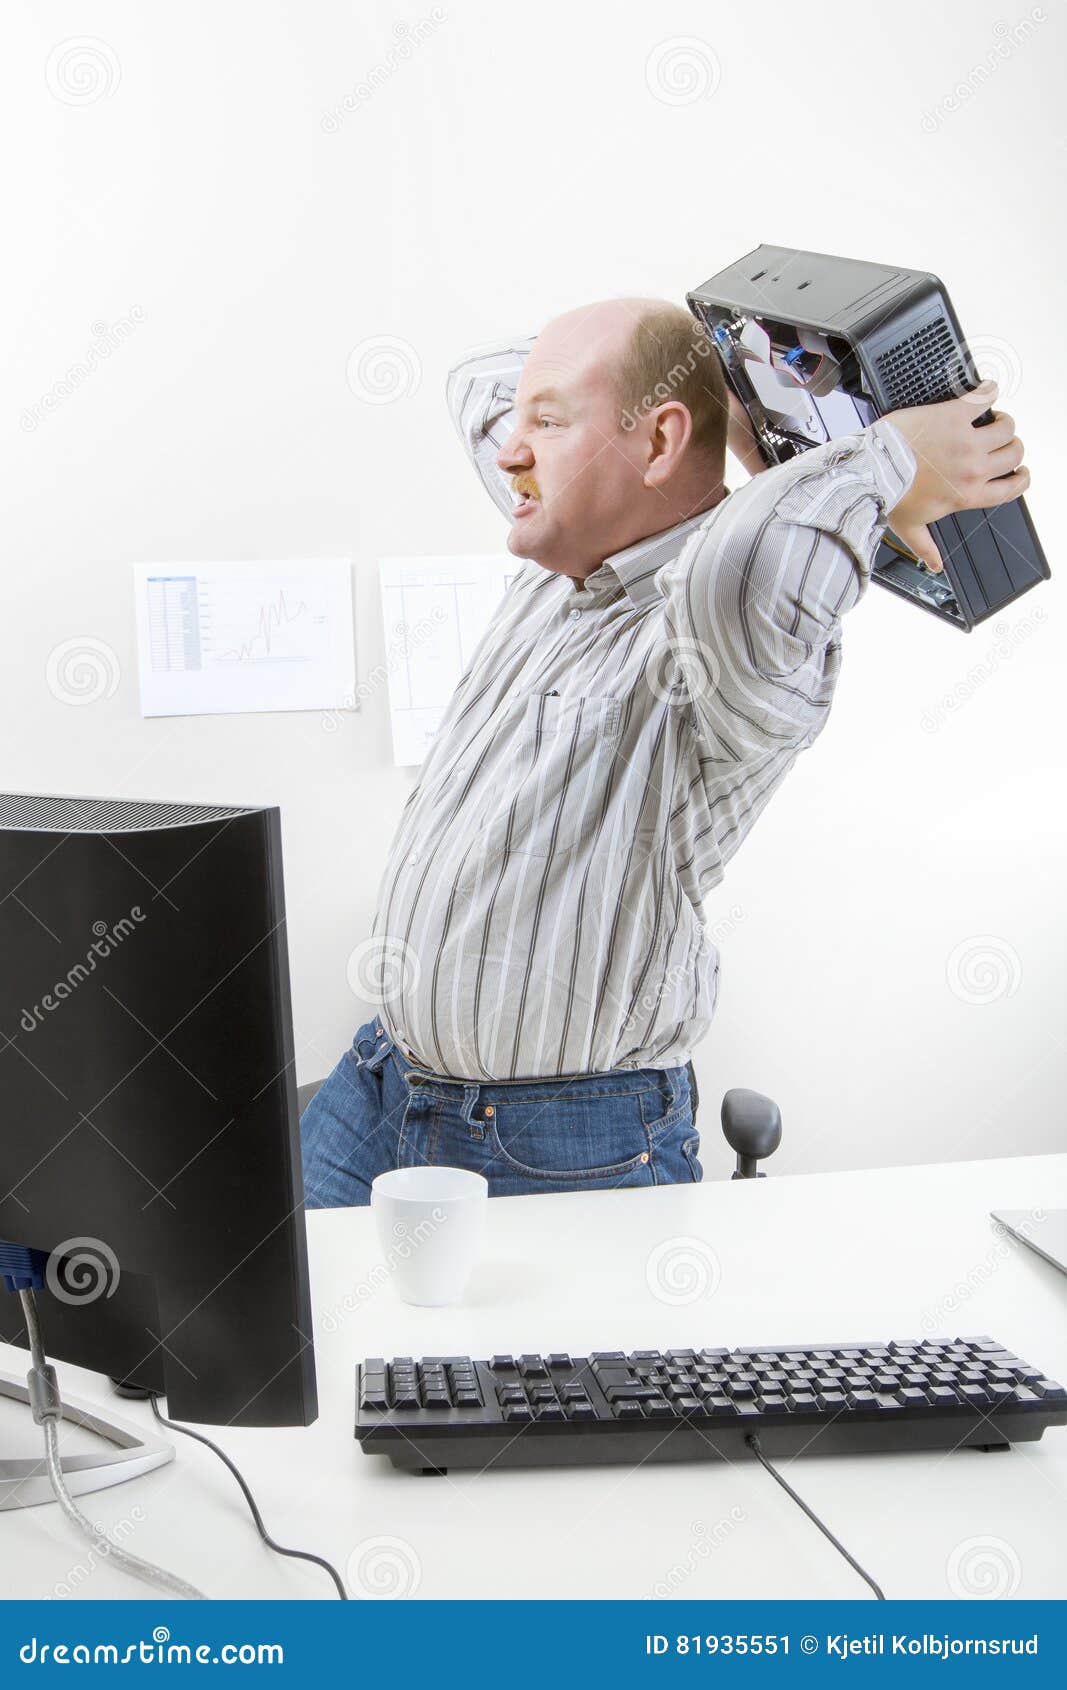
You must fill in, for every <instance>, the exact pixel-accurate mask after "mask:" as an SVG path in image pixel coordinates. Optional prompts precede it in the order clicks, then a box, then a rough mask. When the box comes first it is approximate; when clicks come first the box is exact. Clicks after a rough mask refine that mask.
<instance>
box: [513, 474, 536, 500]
mask: <svg viewBox="0 0 1067 1690" xmlns="http://www.w3.org/2000/svg"><path fill="white" fill-rule="evenodd" d="M511 490H512V492H513V493H515V494H516V495H518V496H520V497H521V496H522V495H523V494H529V496H530V497H531V498H532V499H539V498H540V497H541V489H540V487H538V485H537V482H536V481H535V480H534V478H533V476H532V475H513V476H512V478H511Z"/></svg>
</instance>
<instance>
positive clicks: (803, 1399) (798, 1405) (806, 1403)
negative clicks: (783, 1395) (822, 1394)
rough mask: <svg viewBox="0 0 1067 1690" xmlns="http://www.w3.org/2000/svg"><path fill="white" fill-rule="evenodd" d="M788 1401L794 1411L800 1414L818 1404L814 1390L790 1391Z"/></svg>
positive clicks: (816, 1406)
mask: <svg viewBox="0 0 1067 1690" xmlns="http://www.w3.org/2000/svg"><path fill="white" fill-rule="evenodd" d="M789 1403H790V1407H791V1408H792V1409H793V1411H794V1413H801V1414H802V1413H804V1412H805V1411H809V1410H811V1409H814V1408H818V1406H819V1404H818V1401H817V1399H816V1396H815V1393H814V1391H790V1393H789Z"/></svg>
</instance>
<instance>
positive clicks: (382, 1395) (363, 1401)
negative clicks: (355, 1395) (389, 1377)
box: [359, 1380, 389, 1409]
mask: <svg viewBox="0 0 1067 1690" xmlns="http://www.w3.org/2000/svg"><path fill="white" fill-rule="evenodd" d="M359 1406H360V1408H373V1409H382V1408H388V1407H389V1394H388V1392H387V1391H386V1389H385V1386H384V1383H383V1384H381V1385H378V1384H376V1383H373V1382H371V1383H368V1382H367V1381H366V1380H364V1382H363V1389H362V1391H361V1393H360V1398H359Z"/></svg>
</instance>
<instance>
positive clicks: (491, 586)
mask: <svg viewBox="0 0 1067 1690" xmlns="http://www.w3.org/2000/svg"><path fill="white" fill-rule="evenodd" d="M380 567H381V585H382V620H383V622H384V625H385V649H386V668H387V672H388V676H389V713H390V716H391V719H392V727H393V761H394V763H396V764H398V765H399V766H401V767H407V766H410V765H412V764H418V763H421V762H422V760H423V758H424V757H425V756H426V753H427V751H428V750H429V749H430V745H431V743H432V741H433V736H434V734H435V733H436V732H437V728H438V725H439V723H440V721H441V717H442V716H443V715H444V712H445V709H446V707H447V705H448V701H449V699H450V698H451V697H452V694H453V692H454V691H455V689H456V683H457V682H458V680H459V678H460V676H461V675H462V674H463V672H464V670H465V669H466V667H467V665H468V663H469V662H470V660H471V657H472V655H473V653H474V649H475V647H476V646H477V644H478V642H479V640H480V639H481V637H482V635H483V634H484V633H485V630H486V628H487V627H488V626H489V623H490V620H491V619H492V616H493V612H494V611H495V610H496V608H497V606H498V604H499V603H500V600H501V599H502V598H503V596H504V593H505V592H506V590H507V588H508V586H509V585H510V583H511V581H512V580H513V579H514V577H515V576H516V575H517V574H518V572H519V569H520V568H521V564H520V563H519V562H518V561H517V560H516V559H515V558H513V557H512V556H511V555H510V553H505V554H504V555H503V556H497V555H489V556H475V557H387V558H382V560H381V565H380Z"/></svg>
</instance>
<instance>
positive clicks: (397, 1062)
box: [300, 1021, 702, 1209]
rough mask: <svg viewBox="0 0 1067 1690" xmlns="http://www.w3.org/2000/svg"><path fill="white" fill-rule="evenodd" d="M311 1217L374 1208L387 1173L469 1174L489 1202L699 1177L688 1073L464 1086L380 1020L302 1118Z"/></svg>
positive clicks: (365, 1030)
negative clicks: (410, 1052)
mask: <svg viewBox="0 0 1067 1690" xmlns="http://www.w3.org/2000/svg"><path fill="white" fill-rule="evenodd" d="M300 1138H301V1145H302V1148H303V1156H304V1191H305V1200H306V1203H307V1207H308V1208H309V1209H334V1208H341V1207H344V1206H346V1205H351V1204H356V1203H368V1202H369V1201H370V1187H371V1181H372V1180H373V1179H376V1178H377V1176H378V1175H379V1174H383V1173H385V1172H386V1171H387V1170H388V1169H390V1168H411V1167H422V1166H425V1165H427V1164H434V1163H437V1164H440V1165H442V1166H447V1167H451V1168H472V1169H473V1170H474V1171H475V1172H476V1173H480V1174H484V1175H485V1177H486V1179H487V1180H488V1181H489V1195H490V1196H491V1197H513V1196H523V1195H529V1194H530V1193H532V1192H544V1191H599V1190H615V1189H616V1188H618V1187H619V1186H632V1185H677V1184H680V1183H685V1182H687V1181H691V1180H699V1179H700V1178H701V1177H702V1169H701V1166H700V1163H699V1161H698V1160H697V1151H698V1149H699V1147H700V1139H699V1137H698V1135H697V1132H696V1129H695V1127H694V1125H693V1110H692V1104H691V1101H690V1096H689V1076H688V1074H687V1072H686V1070H685V1069H684V1068H646V1069H621V1068H620V1069H615V1070H613V1071H612V1072H611V1073H608V1074H585V1075H582V1076H580V1077H579V1078H577V1079H562V1080H508V1081H490V1082H488V1083H486V1084H475V1083H473V1082H472V1083H470V1084H467V1083H466V1082H465V1081H463V1080H445V1079H441V1078H440V1077H439V1076H438V1075H436V1074H431V1073H430V1072H428V1071H427V1070H426V1069H424V1068H419V1067H417V1066H415V1065H414V1064H413V1063H411V1062H409V1061H408V1060H407V1059H406V1058H405V1057H404V1056H403V1055H402V1054H401V1052H400V1051H399V1050H398V1049H397V1047H396V1045H395V1044H394V1043H393V1041H392V1039H391V1038H390V1037H389V1035H388V1033H386V1032H385V1031H384V1029H383V1028H382V1026H381V1024H380V1023H379V1022H376V1021H368V1022H367V1024H366V1025H365V1026H363V1027H361V1028H360V1029H359V1032H358V1033H357V1034H356V1036H355V1038H354V1039H353V1041H352V1048H351V1050H348V1051H346V1052H345V1054H344V1056H342V1058H341V1060H340V1062H339V1063H338V1064H337V1067H336V1068H335V1069H334V1071H333V1073H332V1074H331V1075H330V1077H329V1079H328V1080H326V1081H325V1082H324V1084H323V1085H322V1086H321V1088H320V1089H319V1091H318V1092H317V1093H316V1095H315V1097H314V1098H313V1099H312V1101H311V1102H310V1103H309V1104H308V1107H307V1108H306V1109H305V1111H304V1114H303V1117H302V1119H301V1122H300Z"/></svg>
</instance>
